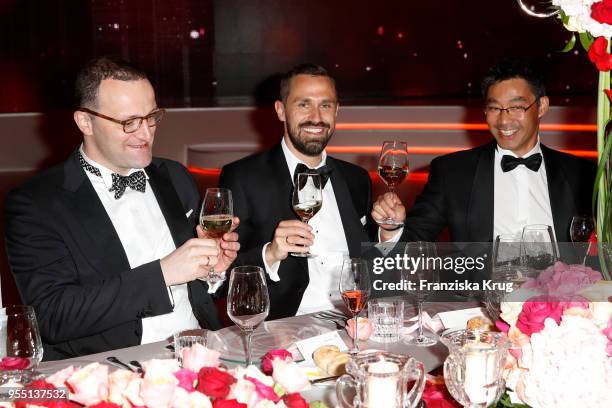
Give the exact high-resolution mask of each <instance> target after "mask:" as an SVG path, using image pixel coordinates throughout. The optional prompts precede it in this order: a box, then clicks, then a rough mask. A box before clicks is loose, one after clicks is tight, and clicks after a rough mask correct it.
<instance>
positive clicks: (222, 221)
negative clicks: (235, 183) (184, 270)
mask: <svg viewBox="0 0 612 408" xmlns="http://www.w3.org/2000/svg"><path fill="white" fill-rule="evenodd" d="M233 218H234V206H233V202H232V192H231V190H228V189H227V188H207V189H206V195H205V196H204V201H203V202H202V209H201V211H200V226H201V227H202V229H203V230H204V232H206V233H208V235H209V236H210V237H212V238H221V237H222V236H223V234H225V233H226V232H229V231H230V230H231V229H232V219H233ZM223 279H224V274H223V273H216V272H215V268H214V266H210V267H209V268H208V275H207V276H206V278H203V279H202V280H204V281H206V282H208V283H210V284H213V283H216V282H219V281H221V280H223Z"/></svg>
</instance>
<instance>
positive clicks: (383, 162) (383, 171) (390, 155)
mask: <svg viewBox="0 0 612 408" xmlns="http://www.w3.org/2000/svg"><path fill="white" fill-rule="evenodd" d="M378 175H379V176H380V178H381V179H382V180H383V181H384V182H385V184H386V185H387V187H389V191H391V192H393V191H394V190H395V187H397V186H398V185H399V184H400V183H401V182H402V181H404V179H405V178H406V176H407V175H408V146H407V145H406V143H405V142H399V141H397V140H393V141H390V142H384V143H383V145H382V149H381V151H380V158H379V159H378ZM376 222H378V223H379V224H387V225H401V224H403V222H399V221H396V220H394V219H393V218H385V219H382V220H377V221H376Z"/></svg>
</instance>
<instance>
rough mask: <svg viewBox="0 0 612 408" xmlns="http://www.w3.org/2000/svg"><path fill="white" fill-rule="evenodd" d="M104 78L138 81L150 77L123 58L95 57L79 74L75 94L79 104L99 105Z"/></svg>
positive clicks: (87, 105) (84, 105) (86, 105)
mask: <svg viewBox="0 0 612 408" xmlns="http://www.w3.org/2000/svg"><path fill="white" fill-rule="evenodd" d="M104 79H116V80H118V81H137V80H139V79H148V78H147V74H145V72H144V71H142V70H140V69H138V68H136V67H135V66H133V65H131V64H130V63H129V62H127V61H124V60H122V59H119V58H115V57H109V56H106V57H98V58H95V59H93V60H91V61H89V62H88V63H87V64H86V65H85V66H84V67H83V69H81V71H80V72H79V74H78V75H77V78H76V83H75V94H76V95H75V96H76V102H77V104H78V106H83V107H93V108H96V107H97V106H96V105H97V97H98V89H99V88H100V83H101V82H102V81H103V80H104Z"/></svg>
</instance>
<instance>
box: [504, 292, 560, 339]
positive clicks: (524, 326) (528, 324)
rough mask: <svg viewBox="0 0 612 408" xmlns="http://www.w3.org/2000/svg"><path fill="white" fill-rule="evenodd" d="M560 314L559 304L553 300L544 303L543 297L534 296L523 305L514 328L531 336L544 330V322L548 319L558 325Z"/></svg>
mask: <svg viewBox="0 0 612 408" xmlns="http://www.w3.org/2000/svg"><path fill="white" fill-rule="evenodd" d="M561 314H563V307H562V304H561V303H560V302H558V301H556V300H554V299H549V301H546V298H545V297H544V296H536V297H534V298H532V300H528V301H527V302H525V303H524V304H523V309H522V310H521V313H519V315H518V320H517V322H516V327H517V328H518V329H519V330H520V331H521V332H522V333H523V334H526V335H527V336H531V335H532V334H533V333H539V332H540V331H541V330H542V329H543V328H544V320H546V319H547V318H549V317H550V318H551V319H553V320H554V321H555V322H556V323H557V324H559V322H560V321H561Z"/></svg>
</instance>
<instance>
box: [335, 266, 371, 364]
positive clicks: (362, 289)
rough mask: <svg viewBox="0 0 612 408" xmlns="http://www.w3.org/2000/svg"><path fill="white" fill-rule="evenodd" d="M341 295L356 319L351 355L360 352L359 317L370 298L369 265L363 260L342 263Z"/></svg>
mask: <svg viewBox="0 0 612 408" xmlns="http://www.w3.org/2000/svg"><path fill="white" fill-rule="evenodd" d="M339 286H340V287H339V289H340V294H341V295H342V300H344V304H345V305H346V307H347V308H348V309H349V311H350V313H351V315H352V316H353V318H354V319H355V335H354V337H353V348H352V349H351V350H350V353H351V354H354V353H357V352H359V348H358V347H357V339H358V333H357V328H358V324H357V315H358V314H359V312H360V311H361V310H362V309H363V308H364V307H365V305H366V303H367V302H368V298H369V297H370V287H371V286H370V274H369V271H368V264H367V263H366V261H365V260H364V259H361V258H347V259H345V260H344V262H343V263H342V271H341V272H340V285H339Z"/></svg>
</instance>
